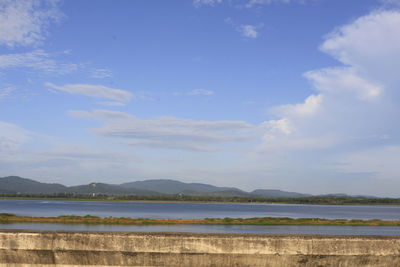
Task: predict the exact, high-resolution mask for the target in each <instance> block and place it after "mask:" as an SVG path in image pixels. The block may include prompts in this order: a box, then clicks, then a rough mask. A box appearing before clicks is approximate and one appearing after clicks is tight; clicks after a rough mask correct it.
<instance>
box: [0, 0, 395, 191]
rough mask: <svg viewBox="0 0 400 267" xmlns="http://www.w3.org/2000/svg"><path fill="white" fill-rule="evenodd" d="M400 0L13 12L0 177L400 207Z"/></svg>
mask: <svg viewBox="0 0 400 267" xmlns="http://www.w3.org/2000/svg"><path fill="white" fill-rule="evenodd" d="M399 70H400V1H398V0H335V1H332V0H169V1H165V0H158V1H157V0H150V1H149V0H135V1H131V0H118V1H113V0H97V1H91V0H79V1H78V0H64V1H59V0H42V1H40V0H16V1H15V0H0V177H2V176H9V175H18V176H22V177H26V178H31V179H35V180H38V181H41V182H50V183H63V184H66V185H77V184H88V183H91V182H105V183H112V184H118V183H123V182H129V181H136V180H145V179H176V180H180V181H183V182H201V183H210V184H214V185H219V186H234V187H239V188H242V189H244V190H253V189H256V188H267V189H281V190H288V191H296V192H302V193H311V194H328V193H346V194H353V195H359V194H362V195H375V196H389V197H400V194H399V191H398V188H400V167H399V159H400V127H399V122H400V121H399V118H400V75H399Z"/></svg>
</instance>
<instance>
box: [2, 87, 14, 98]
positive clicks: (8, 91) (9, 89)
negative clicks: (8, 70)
mask: <svg viewBox="0 0 400 267" xmlns="http://www.w3.org/2000/svg"><path fill="white" fill-rule="evenodd" d="M12 91H14V88H13V87H6V88H3V89H0V100H2V99H3V98H6V97H8V96H9V95H11V92H12Z"/></svg>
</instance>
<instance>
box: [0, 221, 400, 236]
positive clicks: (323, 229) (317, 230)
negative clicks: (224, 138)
mask: <svg viewBox="0 0 400 267" xmlns="http://www.w3.org/2000/svg"><path fill="white" fill-rule="evenodd" d="M0 229H24V230H49V231H52V230H53V231H122V232H192V233H229V234H318V235H385V236H394V235H400V227H398V226H380V227H379V226H314V225H309V226H308V225H307V226H306V225H299V226H296V225H272V226H271V225H151V226H141V225H84V224H51V223H15V224H0Z"/></svg>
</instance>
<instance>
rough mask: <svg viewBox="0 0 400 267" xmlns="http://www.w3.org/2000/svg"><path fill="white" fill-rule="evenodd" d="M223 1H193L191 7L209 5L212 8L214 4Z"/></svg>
mask: <svg viewBox="0 0 400 267" xmlns="http://www.w3.org/2000/svg"><path fill="white" fill-rule="evenodd" d="M223 1H224V0H193V5H194V6H196V7H199V6H202V5H210V6H213V5H215V4H219V3H222V2H223Z"/></svg>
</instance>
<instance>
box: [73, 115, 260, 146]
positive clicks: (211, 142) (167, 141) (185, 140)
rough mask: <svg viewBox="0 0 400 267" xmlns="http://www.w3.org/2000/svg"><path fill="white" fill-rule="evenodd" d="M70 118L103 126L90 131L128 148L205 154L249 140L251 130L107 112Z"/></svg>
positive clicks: (239, 123) (242, 124) (218, 123)
mask: <svg viewBox="0 0 400 267" xmlns="http://www.w3.org/2000/svg"><path fill="white" fill-rule="evenodd" d="M69 113H70V114H71V115H72V116H74V117H78V118H91V119H96V120H100V121H103V122H104V126H103V127H102V128H99V129H93V131H94V132H95V133H96V134H98V135H101V136H105V137H112V138H123V139H126V140H127V142H126V144H127V145H129V146H143V147H148V148H158V149H184V150H199V151H209V150H214V149H217V148H218V146H219V145H222V144H226V143H235V142H243V141H246V140H248V139H249V132H251V131H253V130H254V126H253V125H251V124H248V123H246V122H243V121H195V120H189V119H182V118H176V117H158V118H154V119H149V120H143V119H139V118H137V117H135V116H133V115H131V114H128V113H124V112H117V111H111V110H93V111H71V112H69Z"/></svg>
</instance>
